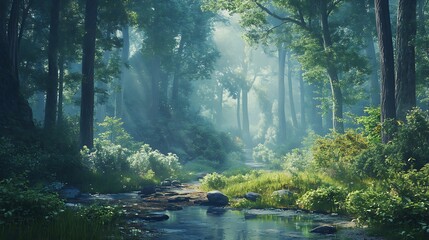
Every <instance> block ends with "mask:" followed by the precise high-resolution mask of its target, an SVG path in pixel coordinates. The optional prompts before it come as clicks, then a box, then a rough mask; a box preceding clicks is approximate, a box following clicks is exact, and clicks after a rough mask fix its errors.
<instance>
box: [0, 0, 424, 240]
mask: <svg viewBox="0 0 429 240" xmlns="http://www.w3.org/2000/svg"><path fill="white" fill-rule="evenodd" d="M428 13H429V6H428V2H427V1H426V0H391V1H388V0H374V1H371V0H359V1H352V0H319V1H313V0H246V1H240V0H165V1H156V0H144V1H134V0H121V1H119V0H118V1H109V0H86V1H84V0H51V1H41V0H0V180H1V182H0V192H1V193H2V194H1V195H0V238H2V237H5V238H7V237H11V236H14V237H21V238H23V239H25V236H26V235H25V234H30V235H27V236H31V234H33V233H34V231H36V232H37V231H39V230H40V228H41V226H42V225H43V224H45V225H43V226H44V227H46V226H48V227H47V230H46V231H47V232H39V233H38V234H40V235H37V236H40V237H39V238H40V239H46V238H48V239H49V238H58V236H62V234H64V233H68V235H69V237H70V239H86V238H88V239H97V238H100V239H103V238H104V237H106V236H116V235H117V234H118V232H117V229H115V223H116V221H120V218H121V217H120V215H121V214H120V210H119V209H117V208H115V207H112V206H91V207H89V208H84V209H81V210H79V212H76V211H71V210H70V209H67V208H66V207H65V206H64V201H63V199H61V198H60V197H59V196H58V194H57V190H59V189H56V188H57V185H60V187H59V188H62V187H64V186H66V187H76V188H78V189H80V190H81V191H82V192H91V193H116V192H129V191H133V190H140V189H142V188H144V187H146V186H155V185H159V184H160V183H161V182H162V181H163V180H165V179H180V180H181V181H182V182H189V181H194V180H197V179H198V177H201V176H203V175H205V177H204V178H202V180H200V182H201V188H202V189H204V190H207V191H209V190H222V191H223V192H224V193H225V194H226V195H227V196H228V197H230V198H231V199H235V198H236V197H239V196H243V195H245V194H246V192H256V193H258V194H260V196H261V198H260V199H259V200H258V201H256V202H252V201H247V200H244V201H243V200H236V201H234V200H233V201H231V203H230V205H231V206H232V207H236V208H268V207H273V208H293V209H305V210H309V211H318V212H324V213H340V214H344V215H349V216H352V217H353V218H355V219H356V222H357V223H359V224H360V225H361V226H369V227H370V229H373V230H374V233H376V234H379V235H383V236H384V237H387V238H395V239H396V238H400V239H424V238H427V237H428V236H429V235H428V234H429V211H428V208H429V157H428V156H429V113H428V112H427V109H428V104H429V98H428V93H429V34H428V33H427V29H426V26H427V24H428V20H427V14H428ZM250 155H251V156H250ZM249 158H251V159H252V160H254V161H257V162H260V163H262V164H263V165H264V166H265V167H266V168H267V169H268V170H254V169H252V168H251V167H249V166H247V165H245V162H246V161H248V160H249ZM279 189H283V190H287V191H288V194H286V195H283V196H278V197H273V196H272V195H271V193H272V192H273V191H276V190H279ZM82 219H86V220H89V221H82ZM118 219H119V220H118ZM39 220H40V221H39ZM38 224H42V225H38ZM55 224H64V226H67V227H64V228H61V229H63V231H64V232H63V233H61V232H56V230H55V229H56V227H55V226H56V225H55ZM22 226H27V227H26V228H25V230H22V232H23V233H22V234H23V235H19V234H21V233H18V235H10V234H17V233H16V232H17V231H16V229H20V228H22ZM88 226H89V227H88ZM35 229H39V230H35ZM83 229H85V230H83ZM386 230H387V231H386ZM67 231H68V232H67ZM18 232H21V231H18ZM71 232H73V234H70V233H71ZM106 234H107V235H106ZM36 238H37V237H36ZM118 238H120V237H118Z"/></svg>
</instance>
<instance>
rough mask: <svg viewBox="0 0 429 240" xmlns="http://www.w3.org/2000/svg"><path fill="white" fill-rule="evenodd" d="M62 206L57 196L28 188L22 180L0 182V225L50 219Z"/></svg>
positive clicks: (14, 179) (26, 183)
mask: <svg viewBox="0 0 429 240" xmlns="http://www.w3.org/2000/svg"><path fill="white" fill-rule="evenodd" d="M63 206H64V203H63V201H62V200H60V199H59V197H58V195H57V194H53V193H48V192H44V191H42V190H40V189H32V188H29V187H28V182H27V181H26V180H24V179H23V178H13V179H12V178H10V179H4V180H2V181H1V182H0V225H1V224H5V223H23V222H30V221H36V220H46V219H51V218H53V217H54V216H56V215H57V214H58V213H60V212H61V211H62V210H63Z"/></svg>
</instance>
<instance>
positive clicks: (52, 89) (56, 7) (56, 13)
mask: <svg viewBox="0 0 429 240" xmlns="http://www.w3.org/2000/svg"><path fill="white" fill-rule="evenodd" d="M60 2H61V1H60V0H52V1H51V23H50V28H49V45H48V68H49V73H48V75H49V76H48V81H47V84H46V107H45V124H44V126H45V129H51V128H53V127H54V126H55V120H56V117H57V114H56V113H57V111H56V110H57V93H58V37H59V35H58V30H59V23H60Z"/></svg>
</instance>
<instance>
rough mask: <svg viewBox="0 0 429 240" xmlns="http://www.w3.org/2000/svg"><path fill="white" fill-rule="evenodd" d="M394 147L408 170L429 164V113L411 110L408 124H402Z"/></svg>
mask: <svg viewBox="0 0 429 240" xmlns="http://www.w3.org/2000/svg"><path fill="white" fill-rule="evenodd" d="M392 145H393V147H394V148H395V149H396V150H397V151H398V153H399V154H400V159H401V161H402V162H404V163H406V164H407V166H408V168H416V169H420V168H421V167H423V166H424V165H425V164H426V163H429V113H428V112H427V111H422V110H420V109H418V108H415V109H413V110H411V111H410V112H409V113H408V115H407V120H406V122H404V123H402V122H400V124H399V127H398V132H397V135H396V137H395V138H394V140H393V141H392Z"/></svg>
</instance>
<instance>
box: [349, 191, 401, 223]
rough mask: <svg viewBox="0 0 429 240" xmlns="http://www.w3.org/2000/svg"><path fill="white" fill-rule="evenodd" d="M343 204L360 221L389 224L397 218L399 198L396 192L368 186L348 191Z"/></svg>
mask: <svg viewBox="0 0 429 240" xmlns="http://www.w3.org/2000/svg"><path fill="white" fill-rule="evenodd" d="M345 204H346V209H347V211H348V212H349V213H351V214H353V215H355V216H357V219H358V220H359V221H360V222H362V223H367V224H370V225H391V224H392V223H393V222H394V221H395V220H397V219H396V218H397V215H396V214H397V212H396V211H397V210H398V209H399V208H400V205H401V199H400V197H399V196H397V195H396V194H392V193H390V192H386V191H379V190H375V189H374V188H369V189H367V190H359V191H354V192H351V193H349V194H348V196H347V199H346V202H345Z"/></svg>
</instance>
